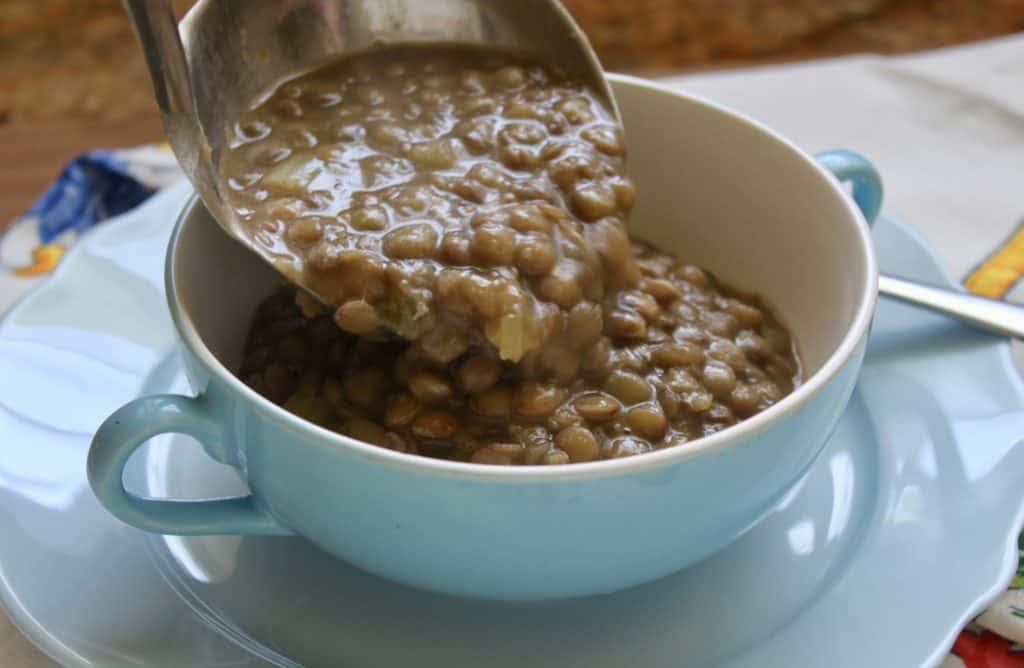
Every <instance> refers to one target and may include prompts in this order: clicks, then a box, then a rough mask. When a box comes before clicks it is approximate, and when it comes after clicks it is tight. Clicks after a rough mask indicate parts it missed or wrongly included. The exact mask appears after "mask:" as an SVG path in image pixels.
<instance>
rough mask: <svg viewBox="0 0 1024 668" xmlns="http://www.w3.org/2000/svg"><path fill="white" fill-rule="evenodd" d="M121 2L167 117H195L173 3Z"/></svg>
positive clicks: (155, 0) (167, 0) (166, 0)
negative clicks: (133, 28)
mask: <svg viewBox="0 0 1024 668" xmlns="http://www.w3.org/2000/svg"><path fill="white" fill-rule="evenodd" d="M122 2H123V4H124V9H125V11H126V12H127V13H128V18H129V19H130V20H131V22H132V25H133V26H134V27H135V34H136V35H137V36H138V38H139V43H140V44H141V45H142V52H143V54H144V55H145V57H146V65H147V66H148V67H149V76H150V78H152V80H153V91H154V93H156V101H157V104H158V105H159V106H160V110H161V111H162V112H164V113H165V114H183V115H185V116H188V117H193V116H194V112H195V110H194V108H193V103H192V89H191V85H190V83H189V74H188V62H187V60H186V59H185V49H184V48H183V47H182V44H181V35H180V34H179V33H178V22H177V20H176V19H175V18H174V6H173V4H172V2H171V0H122Z"/></svg>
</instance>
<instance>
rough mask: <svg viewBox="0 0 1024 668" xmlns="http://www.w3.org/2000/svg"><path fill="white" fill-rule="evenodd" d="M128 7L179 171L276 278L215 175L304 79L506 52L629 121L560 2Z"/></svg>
mask: <svg viewBox="0 0 1024 668" xmlns="http://www.w3.org/2000/svg"><path fill="white" fill-rule="evenodd" d="M123 3H124V6H125V9H126V10H127V13H128V16H129V18H130V19H131V22H132V24H133V25H134V27H135V32H136V34H137V35H138V38H139V42H140V43H141V45H142V50H143V53H144V55H145V58H146V64H147V66H148V68H149V74H150V77H151V78H152V80H153V88H154V90H155V93H156V100H157V104H158V106H159V107H160V116H161V120H162V122H163V126H164V132H165V134H166V135H167V139H168V141H169V142H170V144H171V148H172V149H174V154H175V156H176V157H177V158H178V162H179V163H180V164H181V168H182V170H184V172H185V175H186V176H187V177H188V178H189V180H190V181H191V182H192V185H193V186H194V187H195V189H196V192H197V193H199V196H200V198H202V200H203V204H205V205H206V208H207V209H208V210H209V211H210V213H211V214H212V216H213V218H214V219H215V220H216V221H217V223H218V224H219V225H220V226H221V227H222V228H223V229H224V231H225V232H227V233H228V235H230V236H231V237H233V238H234V239H236V240H237V241H238V242H240V243H241V244H243V245H244V246H246V247H247V248H249V249H250V250H251V251H253V252H254V253H256V254H257V255H259V256H260V257H262V258H263V259H264V260H267V261H268V262H269V263H270V264H271V266H273V267H274V268H275V269H278V266H277V265H276V264H275V263H274V262H273V261H272V258H270V257H269V256H268V255H267V251H266V249H264V248H262V247H260V246H259V245H258V244H256V243H254V242H253V241H251V240H250V238H249V237H248V235H247V234H245V232H244V230H243V229H242V225H241V221H239V220H238V218H237V217H236V216H235V214H234V212H233V211H232V209H231V207H230V206H229V205H228V204H227V202H226V199H225V197H224V193H223V192H222V187H223V186H222V185H221V180H220V178H218V174H217V171H218V170H217V165H219V164H220V158H221V157H222V155H223V153H224V152H225V151H226V150H227V149H228V142H229V140H230V139H229V135H230V133H229V132H228V130H229V129H230V128H231V127H232V125H233V123H234V121H235V119H237V118H238V117H239V116H240V115H241V113H242V112H243V111H244V110H246V109H247V108H248V107H249V105H251V103H252V102H253V100H255V99H258V98H259V97H260V96H261V95H264V94H266V93H267V92H268V91H270V90H271V89H273V88H274V87H275V86H276V85H278V84H280V83H281V82H282V81H284V80H286V79H288V78H290V77H293V76H295V75H296V74H298V73H303V72H308V71H310V70H312V69H315V68H317V67H318V66H321V65H324V64H326V63H328V62H330V61H332V60H335V59H337V58H339V57H341V56H343V55H345V54H348V53H355V52H359V51H365V50H367V49H369V48H371V47H374V46H377V45H380V44H417V43H419V44H438V43H445V44H458V45H464V46H482V47H489V48H497V49H504V50H508V51H513V52H521V53H527V54H530V55H531V56H533V57H535V58H537V59H538V60H540V61H542V62H545V63H547V64H549V65H553V66H555V67H557V68H559V69H561V70H564V71H565V73H566V74H567V75H568V76H570V77H571V78H573V79H575V80H577V81H580V82H581V83H583V84H585V85H587V86H588V87H589V88H590V90H591V91H592V92H593V93H594V94H595V95H596V96H597V97H598V98H601V101H602V102H603V103H604V104H605V106H606V108H607V109H608V110H609V111H610V112H611V113H612V114H613V115H614V116H615V118H616V119H617V120H621V119H619V114H618V108H617V106H616V104H615V98H614V97H613V96H612V91H611V87H610V86H609V85H608V82H607V80H605V77H604V71H603V70H602V69H601V64H600V63H599V62H598V60H597V56H596V55H595V54H594V52H593V50H592V49H591V48H590V44H589V43H588V42H587V38H586V37H585V36H584V34H583V33H582V32H581V31H580V29H579V27H578V26H577V25H576V23H575V22H574V21H573V20H572V17H570V16H569V13H568V12H567V11H566V10H565V8H564V7H563V6H562V5H561V3H560V2H558V1H557V0H199V1H198V2H197V3H196V4H195V5H194V6H193V7H192V9H191V10H190V11H189V12H188V14H186V15H185V17H184V18H183V19H182V20H181V22H180V23H178V22H177V20H176V19H175V16H174V11H173V6H172V0H123ZM288 278H289V279H293V278H294V277H288ZM300 287H305V286H300ZM307 291H308V290H307ZM311 294H312V293H311ZM313 296H318V295H315V294H314V295H313ZM320 301H323V300H322V299H321V300H320Z"/></svg>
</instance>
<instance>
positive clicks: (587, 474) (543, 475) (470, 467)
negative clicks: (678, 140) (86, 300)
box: [164, 74, 878, 482]
mask: <svg viewBox="0 0 1024 668" xmlns="http://www.w3.org/2000/svg"><path fill="white" fill-rule="evenodd" d="M608 77H609V79H610V80H611V82H612V84H613V89H617V88H622V87H632V88H636V89H644V90H647V91H651V92H655V93H657V94H661V95H670V96H673V97H676V98H681V99H682V100H685V101H687V102H689V103H691V104H696V105H699V106H702V107H704V108H705V109H708V110H711V111H714V112H716V113H719V114H722V115H725V116H728V117H729V118H730V119H731V120H732V121H733V122H736V123H739V124H742V125H746V126H748V127H749V128H752V129H755V130H757V131H759V132H760V133H761V134H763V135H765V136H767V137H768V138H769V139H771V140H773V141H775V142H776V143H777V144H780V145H782V146H783V147H784V148H786V149H788V150H789V152H790V153H792V154H794V156H795V157H796V158H797V159H798V160H801V161H803V162H804V163H805V164H807V165H808V166H810V167H812V168H813V169H814V170H815V171H817V172H818V173H819V175H820V176H821V181H822V183H821V185H822V187H825V188H829V189H831V191H832V192H833V194H834V195H835V196H836V197H838V198H839V199H840V201H841V202H842V203H843V204H844V205H845V206H846V208H847V211H848V212H849V214H850V216H851V219H852V220H853V221H854V223H855V224H856V227H857V232H858V239H859V241H860V250H861V254H862V257H863V259H864V264H865V269H866V274H867V276H868V280H867V281H865V283H864V285H863V286H862V288H861V292H860V300H859V305H858V307H857V311H856V313H855V314H854V316H853V320H852V323H851V325H850V328H849V329H848V330H847V332H846V334H845V335H844V336H843V339H842V340H841V341H840V343H839V345H838V346H837V347H836V349H835V350H834V351H833V352H832V354H831V355H829V357H828V359H827V360H826V361H825V363H824V364H822V365H821V367H820V368H819V369H818V370H817V371H815V372H814V373H813V374H812V375H811V376H810V377H809V378H807V380H806V381H804V382H803V383H802V384H801V385H800V386H799V387H797V388H796V389H795V390H794V391H793V392H792V393H791V394H789V395H787V396H786V397H784V398H783V399H782V400H781V401H779V402H778V403H776V404H774V405H773V406H770V407H769V408H767V409H765V410H764V411H762V412H761V413H758V414H756V415H754V416H752V417H749V418H747V419H745V420H743V421H741V422H739V423H737V424H735V425H733V426H730V427H728V428H727V429H723V430H722V431H720V432H717V433H715V434H712V435H710V436H705V437H702V438H698V439H695V440H693V441H689V442H687V443H683V444H680V445H676V446H672V447H670V448H665V449H662V450H657V451H654V452H648V453H644V454H642V455H638V456H635V457H623V458H620V459H609V460H599V461H593V462H580V463H575V464H570V465H565V466H501V465H496V464H476V463H471V462H456V461H450V460H444V459H435V458H432V457H424V456H420V455H412V454H407V453H402V452H397V451H394V450H389V449H387V448H382V447H380V446H376V445H372V444H369V443H364V442H362V441H358V440H356V439H353V438H351V437H348V436H344V435H342V434H338V433H336V432H333V431H330V430H329V429H326V428H324V427H320V426H318V425H315V424H313V423H312V422H308V421H306V420H303V419H302V418H300V417H298V416H296V415H293V414H291V413H289V412H288V411H286V410H284V409H283V408H282V407H280V406H278V405H277V404H274V403H273V402H271V401H270V400H269V399H266V398H264V397H263V396H261V395H260V394H259V393H257V392H256V391H255V390H252V389H251V388H249V386H247V385H246V384H245V383H243V382H242V380H241V379H239V378H238V377H237V376H235V374H233V373H232V372H231V371H230V370H228V369H227V368H226V367H225V366H224V365H223V364H222V363H221V362H220V360H219V359H217V357H216V356H215V355H214V354H213V353H212V352H211V351H210V349H209V348H208V347H207V346H206V344H205V343H204V342H203V340H202V338H201V337H200V335H199V332H198V330H197V329H196V326H195V323H194V322H193V320H192V318H191V316H190V315H189V314H188V311H187V310H186V309H185V307H184V305H183V304H182V303H181V301H180V299H179V297H178V294H177V290H176V287H175V286H176V277H175V270H174V265H175V257H176V254H177V248H178V240H179V237H180V236H181V233H182V230H183V229H184V227H185V225H187V224H188V222H187V221H188V220H190V219H191V218H192V217H193V215H194V214H195V213H196V212H197V210H198V209H199V208H200V207H201V206H202V203H201V202H200V200H199V198H198V196H197V195H196V194H195V193H194V192H193V194H192V196H191V197H190V198H189V199H188V200H187V201H186V202H185V204H184V206H183V207H182V208H181V211H180V212H179V213H178V216H177V219H176V221H175V224H174V230H173V231H172V233H171V236H170V240H169V242H168V246H167V254H166V259H165V268H164V283H165V288H166V293H167V295H166V296H167V302H168V306H169V308H170V313H171V318H172V320H173V322H174V326H175V328H176V329H177V331H178V334H179V336H180V337H181V339H182V342H183V343H184V344H185V346H186V347H187V348H188V349H189V351H190V352H191V354H192V355H193V356H194V357H195V358H196V359H197V360H198V361H199V363H200V364H201V365H202V366H203V368H204V369H205V370H206V371H207V372H208V373H209V374H210V376H211V378H216V379H217V380H218V382H219V384H220V385H221V386H222V387H223V388H224V389H226V390H227V391H228V392H229V393H230V394H231V395H233V396H234V397H235V398H236V399H238V400H239V401H241V402H242V403H244V404H249V405H251V407H252V408H253V410H255V411H256V412H258V413H260V414H261V415H263V416H264V417H265V418H267V419H270V420H272V421H274V422H275V423H277V425H278V426H280V427H283V428H285V429H286V430H288V431H291V432H295V433H297V434H298V435H301V436H302V437H303V438H304V439H306V440H313V441H315V442H318V443H319V444H321V445H323V446H325V447H330V448H336V449H339V451H346V452H348V453H349V454H353V455H356V456H359V457H360V458H362V459H366V460H370V461H373V462H376V463H379V464H382V465H386V466H393V467H398V468H403V469H408V470H411V471H415V472H419V473H423V474H434V475H442V476H450V477H456V478H464V479H466V478H469V479H478V480H491V481H505V482H524V481H538V482H539V481H555V480H558V481H564V480H581V479H588V478H594V477H603V476H607V475H621V474H628V473H634V472H638V471H644V470H649V469H655V468H663V467H667V466H669V465H671V464H674V463H678V462H680V461H683V460H685V459H689V458H691V457H696V456H698V455H702V454H706V453H709V452H713V451H717V450H721V449H724V448H725V447H727V446H729V445H730V444H735V443H738V442H740V441H744V440H746V439H747V438H749V437H751V436H755V435H757V434H759V433H761V432H764V431H766V430H768V429H769V428H771V427H772V426H773V425H775V424H776V423H778V422H779V421H780V420H782V419H783V418H785V417H787V416H790V415H792V414H793V413H795V412H796V411H798V410H799V409H801V408H802V407H804V406H805V405H806V404H807V403H808V402H809V401H810V400H811V399H812V398H813V397H814V396H815V395H817V394H818V393H819V392H820V391H821V390H822V389H823V388H824V387H825V386H826V385H827V384H828V383H829V382H830V381H831V380H832V379H833V378H835V376H836V375H837V374H838V373H839V372H840V371H841V370H842V369H843V368H844V367H845V365H846V363H847V362H848V361H849V360H850V358H851V357H852V356H853V354H854V353H855V352H856V350H857V348H858V346H859V345H860V343H861V341H862V340H863V339H864V338H865V337H866V336H867V333H868V329H869V327H870V324H871V319H872V317H873V315H874V310H875V302H876V300H877V297H878V287H877V284H878V264H877V258H876V255H875V248H874V244H873V242H872V239H871V236H870V227H869V225H868V223H867V221H866V220H865V219H864V216H863V214H862V213H861V211H860V209H859V208H858V207H857V205H856V204H855V203H854V201H853V200H852V198H850V197H849V196H848V195H847V194H846V193H845V192H844V191H843V189H842V188H841V186H840V184H839V182H838V180H837V179H836V178H835V177H834V176H833V175H832V174H831V173H830V172H828V171H827V170H826V169H825V168H824V167H822V166H821V165H820V164H818V163H817V161H815V160H814V159H813V158H812V157H811V156H809V155H808V154H807V153H805V152H804V151H802V150H801V149H800V148H798V147H797V146H796V145H795V144H793V142H791V141H789V140H788V139H786V138H785V137H783V136H782V135H780V134H779V133H777V132H775V131H774V130H772V129H770V128H768V127H767V126H765V125H764V124H762V123H760V122H758V121H756V120H754V119H752V118H749V117H747V116H745V115H743V114H741V113H739V112H737V111H734V110H732V109H730V108H728V107H726V106H724V105H721V104H719V103H717V102H714V101H712V100H709V99H707V98H704V97H702V96H699V95H693V94H691V93H686V92H683V91H680V90H677V89H674V88H670V87H668V86H665V85H662V84H659V83H657V82H654V81H648V80H645V79H641V78H638V77H633V76H629V75H623V74H609V75H608Z"/></svg>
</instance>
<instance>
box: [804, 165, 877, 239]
mask: <svg viewBox="0 0 1024 668" xmlns="http://www.w3.org/2000/svg"><path fill="white" fill-rule="evenodd" d="M814 159H815V160H817V161H818V164H820V165H821V166H822V167H824V168H825V169H827V170H828V171H830V172H832V174H833V175H834V176H835V177H836V178H837V179H839V180H840V181H850V182H851V183H852V184H853V201H854V202H856V203H857V206H858V207H860V211H861V213H862V214H864V220H866V221H867V222H868V225H872V224H874V222H875V219H876V218H878V213H879V211H881V210H882V177H881V176H879V174H878V170H877V169H875V166H874V165H872V164H871V163H870V162H869V161H868V159H867V158H865V157H864V156H862V155H860V154H859V153H854V152H853V151H847V150H842V149H840V150H834V151H822V152H821V153H816V154H815V155H814Z"/></svg>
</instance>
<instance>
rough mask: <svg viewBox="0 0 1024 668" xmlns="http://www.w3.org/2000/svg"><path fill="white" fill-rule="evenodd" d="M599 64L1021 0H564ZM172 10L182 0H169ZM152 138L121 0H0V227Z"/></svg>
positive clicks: (788, 47)
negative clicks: (96, 158)
mask: <svg viewBox="0 0 1024 668" xmlns="http://www.w3.org/2000/svg"><path fill="white" fill-rule="evenodd" d="M564 2H565V4H566V6H567V7H568V8H569V10H570V11H571V12H572V13H573V15H574V16H575V17H576V19H577V21H579V23H580V25H581V26H582V27H583V29H584V30H585V31H586V32H587V34H588V35H589V36H590V39H591V41H592V42H593V44H594V47H595V48H596V49H597V51H598V54H599V55H600V57H601V60H602V61H603V63H604V65H605V67H606V68H608V69H610V70H617V71H626V72H632V73H636V74H642V75H650V76H657V75H663V74H670V73H679V72H686V71H695V70H701V69H712V68H715V69H720V68H726V67H740V66H751V65H756V64H762V63H776V62H787V61H793V60H799V59H806V58H820V57H825V56H835V55H841V54H848V53H862V52H873V53H901V52H908V51H915V50H922V49H929V48H935V47H941V46H947V45H953V44H961V43H964V42H970V41H974V40H979V39H984V38H987V37H993V36H997V35H1003V34H1008V33H1012V32H1017V31H1022V30H1024V0H564ZM176 4H177V6H178V9H179V11H182V12H183V11H184V10H186V9H187V7H188V6H189V4H190V2H188V0H182V1H179V2H177V3H176ZM160 138H161V132H160V126H159V119H158V117H157V113H156V109H155V106H154V103H153V99H152V93H151V90H150V86H149V80H148V78H147V76H146V73H145V70H144V66H143V63H142V59H141V56H140V54H139V51H138V48H137V46H136V44H135V39H134V36H133V35H132V33H131V28H130V27H129V25H128V22H127V19H126V18H125V17H124V14H123V11H122V9H121V6H120V2H119V1H118V0H0V227H3V225H4V224H5V223H6V222H7V221H9V220H10V219H12V218H13V217H14V216H15V215H17V214H18V213H20V212H21V211H23V210H24V209H25V208H26V207H27V206H28V205H29V204H30V203H31V202H32V200H33V198H34V197H35V196H36V195H37V194H38V193H39V191H40V190H41V189H42V188H43V187H44V186H45V184H46V183H48V182H49V181H50V180H52V179H53V177H54V176H55V174H56V173H57V172H58V171H59V169H60V168H61V166H62V165H63V164H64V162H65V161H66V160H67V159H68V158H70V157H71V156H73V155H74V154H75V153H78V152H80V151H82V150H86V149H89V148H99V147H114V146H129V145H133V144H139V143H143V142H147V141H156V140H159V139H160Z"/></svg>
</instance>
